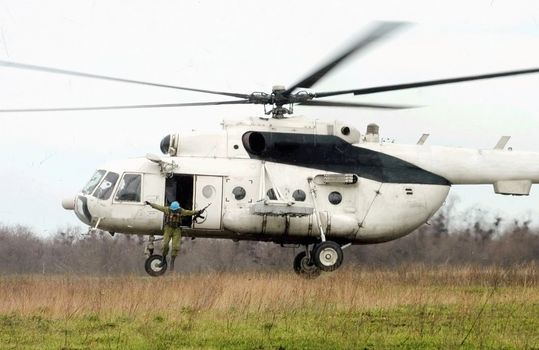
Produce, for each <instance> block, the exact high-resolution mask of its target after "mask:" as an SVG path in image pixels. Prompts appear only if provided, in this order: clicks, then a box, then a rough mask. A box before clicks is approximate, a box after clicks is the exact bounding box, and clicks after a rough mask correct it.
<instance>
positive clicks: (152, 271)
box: [144, 255, 167, 277]
mask: <svg viewBox="0 0 539 350" xmlns="http://www.w3.org/2000/svg"><path fill="white" fill-rule="evenodd" d="M162 259H163V257H162V256H161V255H151V256H150V257H149V258H148V259H146V262H145V263H144V269H146V272H147V273H148V275H150V276H152V277H159V276H162V275H163V274H164V273H165V271H167V263H166V262H165V264H164V265H163V266H162V267H161V261H162Z"/></svg>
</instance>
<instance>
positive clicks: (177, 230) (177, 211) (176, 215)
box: [144, 201, 206, 271]
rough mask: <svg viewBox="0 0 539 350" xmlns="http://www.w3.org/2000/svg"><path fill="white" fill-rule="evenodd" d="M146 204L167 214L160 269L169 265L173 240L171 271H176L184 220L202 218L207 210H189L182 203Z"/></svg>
mask: <svg viewBox="0 0 539 350" xmlns="http://www.w3.org/2000/svg"><path fill="white" fill-rule="evenodd" d="M144 204H146V205H149V206H150V207H152V208H153V209H156V210H159V211H161V212H163V214H165V227H164V234H163V253H162V255H163V258H162V261H161V264H160V266H159V267H163V266H165V264H166V263H167V255H168V250H169V243H170V240H171V239H172V251H171V253H170V270H171V271H174V260H176V256H177V255H178V252H179V250H180V241H181V238H182V228H181V224H182V218H183V217H185V216H195V217H196V216H200V215H201V214H202V213H203V212H204V210H206V208H204V209H201V210H187V209H184V208H182V207H181V206H180V203H178V202H176V201H174V202H172V203H170V207H166V206H162V205H158V204H154V203H150V202H148V201H145V202H144Z"/></svg>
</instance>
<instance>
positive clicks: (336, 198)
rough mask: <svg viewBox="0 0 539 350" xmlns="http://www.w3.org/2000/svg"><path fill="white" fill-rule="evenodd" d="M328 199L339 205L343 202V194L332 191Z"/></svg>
mask: <svg viewBox="0 0 539 350" xmlns="http://www.w3.org/2000/svg"><path fill="white" fill-rule="evenodd" d="M328 200H329V202H330V203H331V204H333V205H337V204H339V203H340V202H342V195H341V194H340V193H339V192H331V193H330V194H329V196H328Z"/></svg>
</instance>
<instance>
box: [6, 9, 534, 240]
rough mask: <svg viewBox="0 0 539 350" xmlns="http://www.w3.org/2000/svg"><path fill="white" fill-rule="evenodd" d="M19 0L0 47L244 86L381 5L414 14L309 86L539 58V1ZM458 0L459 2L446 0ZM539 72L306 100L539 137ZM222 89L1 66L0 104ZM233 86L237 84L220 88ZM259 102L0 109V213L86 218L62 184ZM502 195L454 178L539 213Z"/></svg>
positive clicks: (401, 131) (360, 26) (327, 51)
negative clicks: (365, 105)
mask: <svg viewBox="0 0 539 350" xmlns="http://www.w3.org/2000/svg"><path fill="white" fill-rule="evenodd" d="M373 3H374V2H367V1H357V0H354V1H332V2H328V1H313V0H311V1H294V2H292V1H280V0H278V1H271V2H267V1H265V2H261V1H248V0H245V1H231V0H227V1H219V2H218V1H111V0H107V1H105V0H94V1H84V0H79V1H73V0H65V1H60V0H56V1H46V2H45V1H37V0H35V1H23V0H13V1H11V0H0V59H4V60H11V61H17V62H23V63H29V64H36V65H44V66H51V67H58V68H63V69H71V70H79V71H86V72H91V73H96V74H103V75H112V76H117V77H124V78H131V79H138V80H147V81H153V82H161V83H170V84H174V85H180V86H190V87H197V88H203V89H204V88H207V89H213V90H223V91H234V92H245V93H250V92H252V91H266V92H269V91H270V89H271V86H272V85H275V84H285V85H290V84H293V83H294V82H296V81H297V80H299V79H300V78H302V77H303V76H304V75H305V74H307V73H309V72H310V71H312V69H314V68H315V66H316V65H317V64H320V63H323V62H324V61H325V60H327V59H328V58H330V57H331V56H332V55H333V54H334V53H336V50H337V51H338V50H339V49H340V48H343V47H345V46H346V43H347V42H349V41H350V40H352V39H353V38H355V37H356V36H357V35H361V33H363V32H364V31H365V30H367V29H368V28H369V26H370V25H372V22H373V21H376V20H401V21H409V22H414V23H415V24H414V25H413V26H410V27H408V28H406V29H404V30H402V31H400V32H399V33H397V34H395V35H394V36H392V37H391V38H388V39H387V40H384V41H382V42H380V43H379V44H377V45H376V46H375V47H373V48H372V49H371V50H369V51H368V52H365V53H362V54H358V55H355V56H353V57H350V58H349V59H348V60H347V61H346V62H345V63H344V64H343V65H342V66H340V67H339V69H337V70H336V71H335V72H332V73H331V74H330V75H328V76H327V77H326V78H325V79H324V80H322V81H320V82H319V83H318V85H317V86H316V88H315V90H317V91H324V90H334V89H346V88H360V87H369V86H376V85H382V84H384V85H385V84H392V83H404V82H411V81H419V80H429V79H436V78H446V77H453V76H461V75H468V74H480V73H489V72H496V71H505V70H512V69H520V68H532V67H539V2H536V1H520V2H519V1H506V2H501V1H493V0H488V1H474V2H471V1H451V2H444V3H440V2H435V1H376V5H373ZM449 4H450V5H449ZM538 87H539V74H536V75H529V76H523V77H515V78H503V79H497V80H488V81H484V82H472V83H466V84H459V85H448V86H443V87H431V88H423V89H414V90H408V91H401V92H391V93H384V94H377V95H370V96H364V97H354V96H345V97H341V98H338V100H347V101H361V102H387V103H394V104H412V105H421V106H425V107H423V108H420V109H412V110H405V111H393V112H387V111H375V110H359V109H354V110H350V109H332V108H319V109H315V108H309V107H296V113H297V114H301V115H306V116H309V117H313V118H319V119H324V120H333V119H338V120H343V121H348V122H350V123H351V124H353V125H355V126H356V127H358V128H359V129H360V130H362V131H363V130H364V129H365V126H366V125H367V124H368V123H370V122H376V123H378V124H379V125H380V126H381V132H382V134H383V136H384V137H390V138H392V139H395V140H396V142H402V143H415V142H416V141H417V139H418V138H419V136H420V135H421V134H422V133H424V132H427V133H430V134H432V135H431V138H430V139H429V141H428V142H429V143H430V144H442V145H452V146H462V147H478V148H491V147H493V146H494V145H495V144H496V142H497V140H498V138H499V137H500V136H502V135H512V136H513V139H512V141H511V143H510V146H512V147H513V148H514V149H515V150H521V149H526V150H532V151H539V138H538V137H537V136H536V135H535V131H536V130H538V129H539V117H538V114H539V113H538V102H537V91H538ZM213 99H215V97H213V96H211V95H209V96H207V95H202V94H197V93H187V92H179V91H174V90H167V89H160V88H154V87H142V86H132V85H128V84H122V83H113V82H103V81H97V80H92V79H83V78H74V77H66V76H59V75H52V74H46V73H38V72H29V71H20V70H15V69H9V68H2V67H0V108H21V107H28V108H31V107H46V106H50V107H60V106H64V107H67V106H89V105H109V104H110V105H113V104H147V103H173V102H189V101H208V100H213ZM224 99H227V98H224ZM261 113H262V108H261V107H260V106H221V107H192V108H182V109H160V110H133V111H130V110H128V111H95V112H64V113H36V114H22V113H21V114H1V115H0V174H1V175H0V176H1V178H0V179H1V181H0V194H1V195H0V198H1V199H0V222H1V223H4V224H15V223H19V224H24V225H30V226H32V227H34V228H35V229H36V230H38V231H39V232H44V233H46V232H53V231H54V230H55V229H56V228H57V227H59V226H63V225H65V224H79V222H78V221H77V220H76V218H75V216H74V215H73V213H72V212H67V211H64V210H63V209H62V207H61V206H60V202H61V199H62V198H63V197H67V196H70V195H73V194H75V193H76V192H77V191H78V190H79V189H80V188H81V187H82V186H83V184H84V183H85V182H86V181H87V180H88V178H89V177H90V175H91V174H92V172H93V171H94V170H95V168H96V167H97V166H98V165H99V164H101V163H104V162H108V161H111V160H115V159H122V158H126V157H135V156H140V155H144V154H145V153H148V152H150V153H152V152H153V153H157V152H159V149H158V144H159V141H160V140H161V138H162V137H163V136H164V135H166V134H168V133H171V132H177V131H185V130H191V129H196V130H201V131H202V130H216V129H218V128H220V125H219V124H220V122H221V120H222V119H223V118H235V119H239V118H243V117H248V116H253V115H254V116H258V115H261ZM537 192H538V191H537V190H536V189H535V190H534V191H533V193H532V195H531V196H530V197H527V198H511V197H504V196H495V195H494V194H493V190H492V188H491V187H490V186H484V187H461V188H454V189H453V190H452V193H453V194H456V195H457V196H458V197H459V198H460V201H459V204H458V208H459V209H460V210H461V211H466V210H467V209H468V208H470V207H471V206H474V205H476V204H477V205H480V206H481V207H483V208H485V209H487V210H489V211H490V212H492V213H498V212H499V213H500V214H501V215H502V216H503V217H504V218H506V219H508V220H510V219H512V218H513V217H518V218H523V217H527V216H530V215H535V214H533V213H535V212H536V211H537V207H538V204H539V198H538V196H539V194H538V193H537Z"/></svg>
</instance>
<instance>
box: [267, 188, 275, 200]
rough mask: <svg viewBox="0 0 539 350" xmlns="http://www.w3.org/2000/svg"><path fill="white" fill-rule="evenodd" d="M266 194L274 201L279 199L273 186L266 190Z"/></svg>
mask: <svg viewBox="0 0 539 350" xmlns="http://www.w3.org/2000/svg"><path fill="white" fill-rule="evenodd" d="M266 196H268V198H269V199H271V200H272V201H275V200H277V196H276V195H275V191H274V190H273V188H270V189H269V190H268V192H266Z"/></svg>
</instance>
